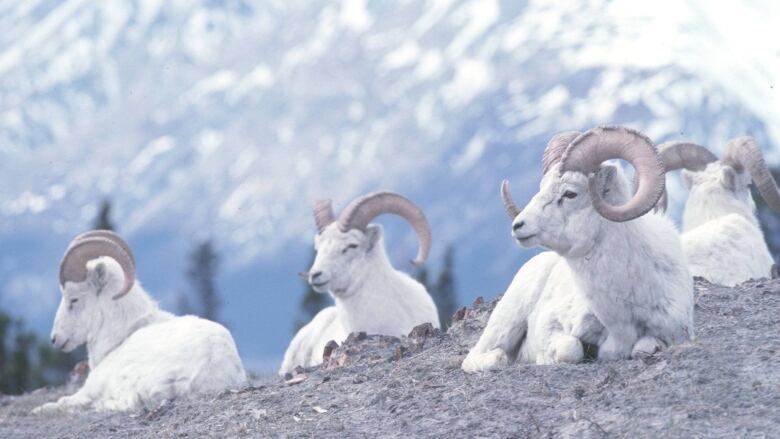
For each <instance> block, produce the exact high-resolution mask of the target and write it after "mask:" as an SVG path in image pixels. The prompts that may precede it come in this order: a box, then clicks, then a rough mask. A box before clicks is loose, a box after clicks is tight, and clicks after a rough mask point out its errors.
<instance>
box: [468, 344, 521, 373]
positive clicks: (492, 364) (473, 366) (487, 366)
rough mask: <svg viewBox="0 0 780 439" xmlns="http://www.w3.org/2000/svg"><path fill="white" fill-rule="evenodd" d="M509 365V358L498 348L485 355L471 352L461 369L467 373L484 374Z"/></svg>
mask: <svg viewBox="0 0 780 439" xmlns="http://www.w3.org/2000/svg"><path fill="white" fill-rule="evenodd" d="M508 364H509V358H508V357H507V355H506V352H504V350H503V349H501V348H496V349H493V350H491V351H488V352H484V353H480V354H478V353H475V352H469V354H468V355H467V356H466V359H465V360H463V364H462V365H461V368H462V369H463V371H464V372H466V373H476V372H484V371H488V370H495V369H500V368H502V367H506V366H507V365H508Z"/></svg>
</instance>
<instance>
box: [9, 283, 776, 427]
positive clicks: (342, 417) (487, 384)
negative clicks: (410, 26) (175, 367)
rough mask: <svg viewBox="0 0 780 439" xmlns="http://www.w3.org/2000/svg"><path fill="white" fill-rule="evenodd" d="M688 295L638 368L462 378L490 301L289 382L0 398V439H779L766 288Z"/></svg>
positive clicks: (525, 369)
mask: <svg viewBox="0 0 780 439" xmlns="http://www.w3.org/2000/svg"><path fill="white" fill-rule="evenodd" d="M696 294H697V305H696V326H697V328H696V330H697V337H698V338H697V340H696V341H695V342H692V343H689V344H685V345H680V346H675V347H673V348H670V349H668V350H666V351H664V352H662V353H660V354H657V355H655V356H653V357H650V358H649V359H646V360H631V361H622V362H614V363H605V364H597V363H586V364H580V365H561V366H543V367H542V366H533V365H526V364H516V365H513V366H510V367H508V368H506V369H503V370H500V371H496V372H489V373H485V374H482V375H466V374H464V373H463V372H461V370H460V368H459V365H460V361H461V360H462V359H463V357H464V356H465V354H466V352H467V350H468V347H469V346H470V345H471V344H473V343H474V342H475V340H476V338H477V337H478V336H479V332H480V330H481V328H482V327H483V326H484V323H485V321H486V320H487V316H488V313H489V311H490V310H491V309H492V307H493V305H494V303H495V301H493V302H489V303H484V304H478V305H476V306H475V309H470V310H467V311H465V312H460V314H461V317H463V318H462V319H461V320H460V321H458V322H457V323H456V324H455V325H454V326H453V328H452V329H450V331H449V332H448V333H447V334H441V333H439V332H438V331H434V330H432V328H424V327H423V328H418V330H416V331H415V332H414V333H413V334H412V335H411V336H410V338H403V339H400V340H399V339H396V338H393V337H376V336H370V337H365V336H364V335H353V336H352V337H351V339H350V340H349V341H348V342H346V343H345V344H344V345H343V346H341V347H339V348H336V349H335V350H334V351H333V352H332V353H331V355H330V358H329V360H328V361H327V363H326V365H325V366H324V367H323V368H320V369H318V370H310V371H306V372H305V374H303V375H299V376H297V377H295V379H293V380H292V381H293V382H297V381H300V382H298V383H297V384H288V383H285V382H284V381H283V380H281V379H278V378H276V377H268V378H262V379H258V380H256V381H255V382H254V383H253V386H252V387H250V388H247V389H244V390H241V391H238V392H226V393H224V394H221V395H219V396H216V397H210V398H201V399H190V400H183V399H182V400H176V401H172V402H168V403H166V404H163V405H161V406H160V407H158V408H156V409H154V410H145V411H141V412H137V413H118V414H95V413H84V414H80V415H61V416H56V417H39V416H32V415H30V414H29V411H30V409H32V408H33V407H34V406H36V405H38V404H40V403H42V402H44V401H49V400H54V399H55V398H56V397H57V396H59V395H61V394H63V392H64V390H62V389H49V390H39V391H36V392H33V393H31V394H27V395H23V396H19V397H0V437H3V438H12V437H26V438H28V437H62V438H82V437H87V436H94V437H103V438H114V437H117V438H119V437H122V438H124V437H279V436H285V437H287V436H289V437H347V436H349V437H377V436H381V437H543V436H547V437H578V438H579V437H612V436H620V437H653V438H655V437H708V438H709V437H728V438H733V437H780V372H778V365H779V364H780V281H768V280H759V281H751V282H748V283H745V284H744V285H741V286H739V287H736V288H725V287H720V286H716V285H711V284H708V283H706V282H697V283H696ZM464 314H465V315H464ZM304 377H305V379H303V378H304ZM301 380H302V381H301Z"/></svg>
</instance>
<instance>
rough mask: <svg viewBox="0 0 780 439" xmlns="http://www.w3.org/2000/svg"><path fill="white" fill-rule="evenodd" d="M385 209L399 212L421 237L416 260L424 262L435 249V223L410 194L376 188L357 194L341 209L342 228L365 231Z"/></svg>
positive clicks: (419, 237)
mask: <svg viewBox="0 0 780 439" xmlns="http://www.w3.org/2000/svg"><path fill="white" fill-rule="evenodd" d="M384 213H393V214H396V215H399V216H401V217H402V218H404V219H405V220H406V221H408V222H409V224H411V226H412V228H414V231H415V233H417V238H418V239H419V241H420V247H419V249H418V251H417V257H415V259H414V260H413V261H412V263H413V264H414V265H418V266H419V265H422V264H424V263H425V260H426V259H428V253H429V252H430V249H431V227H430V225H428V220H427V219H426V218H425V214H424V213H423V211H422V210H420V208H419V207H417V206H416V205H415V204H414V203H412V202H411V201H409V200H408V199H407V198H406V197H403V196H401V195H398V194H396V193H393V192H374V193H371V194H368V195H364V196H362V197H360V198H357V199H355V200H354V201H352V202H351V203H350V204H349V206H347V207H346V208H345V209H344V211H343V212H341V215H340V216H339V223H340V228H341V230H342V231H344V232H346V231H347V230H349V229H358V230H361V231H365V230H366V227H368V224H369V223H370V222H371V221H373V220H374V218H376V217H378V216H379V215H382V214H384Z"/></svg>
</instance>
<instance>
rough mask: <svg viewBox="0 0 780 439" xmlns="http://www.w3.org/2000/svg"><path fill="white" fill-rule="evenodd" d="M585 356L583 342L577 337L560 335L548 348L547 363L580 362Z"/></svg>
mask: <svg viewBox="0 0 780 439" xmlns="http://www.w3.org/2000/svg"><path fill="white" fill-rule="evenodd" d="M584 358H585V351H584V349H583V348H582V342H580V340H579V339H578V338H577V337H573V336H570V335H558V336H557V337H555V338H554V339H553V341H552V343H551V344H550V346H549V347H548V348H547V352H546V355H545V359H546V361H545V364H561V363H569V364H574V363H579V362H581V361H582V360H583V359H584Z"/></svg>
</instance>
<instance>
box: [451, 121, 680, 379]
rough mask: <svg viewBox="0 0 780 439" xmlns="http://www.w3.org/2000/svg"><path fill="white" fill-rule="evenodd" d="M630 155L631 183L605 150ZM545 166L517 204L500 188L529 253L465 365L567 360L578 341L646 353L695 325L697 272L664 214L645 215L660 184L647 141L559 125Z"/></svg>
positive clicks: (610, 356) (602, 354)
mask: <svg viewBox="0 0 780 439" xmlns="http://www.w3.org/2000/svg"><path fill="white" fill-rule="evenodd" d="M617 158H620V159H624V160H627V161H628V162H630V163H631V164H632V165H633V166H634V169H635V170H636V174H637V175H638V189H637V191H636V193H635V194H634V195H633V196H632V195H631V194H632V191H631V185H630V184H629V181H628V180H627V179H626V178H625V176H624V175H623V173H622V171H621V170H620V168H618V167H616V166H614V165H604V164H603V162H604V161H606V160H610V159H617ZM545 170H546V172H545V175H544V176H543V178H542V181H541V185H540V190H539V193H537V194H536V195H535V196H534V197H533V199H532V200H531V201H530V202H529V204H528V205H527V206H526V207H525V208H524V209H522V210H521V209H519V208H518V207H517V205H515V203H514V202H513V201H512V198H511V196H510V194H509V191H508V184H507V182H506V181H505V182H504V184H503V185H502V191H501V193H502V198H503V200H504V205H505V207H506V209H507V212H508V213H509V214H510V216H511V217H512V218H513V219H514V222H513V227H512V235H513V237H514V238H515V239H516V240H517V241H518V242H519V243H520V245H521V246H523V247H533V246H537V245H540V246H543V247H547V248H549V249H551V250H552V251H551V252H545V253H542V254H540V255H538V256H536V257H534V258H532V259H531V260H530V261H528V262H527V263H526V264H525V265H524V266H523V267H522V268H521V269H520V270H519V271H518V273H517V275H516V276H515V278H514V280H513V281H512V283H511V284H510V286H509V288H508V289H507V291H506V293H505V294H504V297H503V298H502V299H501V301H500V302H499V303H498V305H497V306H496V309H495V310H494V312H493V314H492V315H491V316H490V319H489V321H488V324H487V327H486V328H485V331H484V333H483V334H482V336H481V337H480V339H479V341H478V342H477V344H476V345H475V346H474V347H473V348H472V349H471V351H470V352H469V354H468V356H467V357H466V359H465V360H464V361H463V365H462V367H463V369H464V370H465V371H466V372H476V371H481V370H487V369H492V368H496V367H500V366H502V365H506V364H507V363H508V362H509V361H510V360H511V359H512V358H515V357H517V358H519V359H520V360H521V361H526V362H536V363H538V364H547V363H561V362H567V363H574V362H579V361H582V360H583V358H584V356H585V350H584V345H596V346H597V347H598V359H599V360H600V361H605V360H615V359H621V358H627V357H629V356H636V355H640V354H647V353H653V352H655V351H657V350H658V349H661V348H663V347H664V346H668V345H671V344H674V343H680V342H683V341H686V340H689V339H691V338H692V337H693V335H694V334H693V281H692V278H691V275H690V272H689V271H688V268H687V263H686V261H685V257H684V256H683V252H682V246H681V243H680V238H679V235H678V233H677V231H676V230H675V228H674V226H673V225H672V223H671V222H669V221H668V220H667V219H666V218H664V217H662V216H659V215H652V214H651V215H645V214H646V213H647V212H648V211H649V210H651V209H652V208H653V206H654V205H655V203H656V202H657V201H658V199H659V197H660V195H661V191H662V190H663V187H664V179H663V168H662V165H661V163H660V161H659V159H658V156H657V152H656V149H655V147H654V146H653V144H652V142H650V140H649V139H647V138H646V137H645V136H643V135H641V134H640V133H638V132H636V131H633V130H631V129H628V128H624V127H599V128H595V129H592V130H590V131H588V132H586V133H584V134H582V135H578V133H565V134H563V135H559V136H556V137H555V138H553V140H552V141H551V142H550V144H549V145H548V147H547V150H546V152H545Z"/></svg>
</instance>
